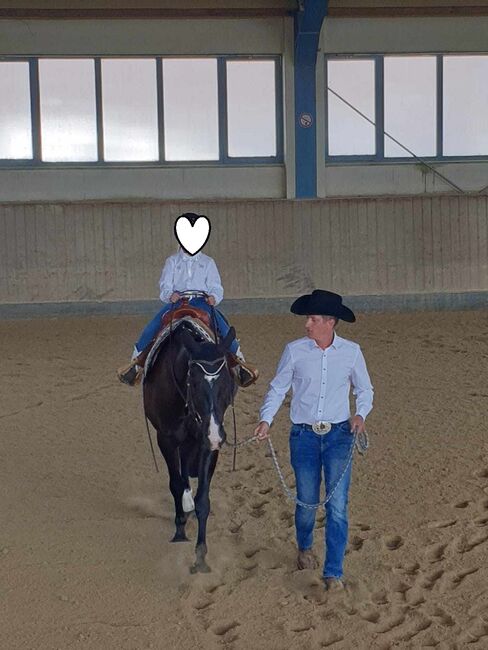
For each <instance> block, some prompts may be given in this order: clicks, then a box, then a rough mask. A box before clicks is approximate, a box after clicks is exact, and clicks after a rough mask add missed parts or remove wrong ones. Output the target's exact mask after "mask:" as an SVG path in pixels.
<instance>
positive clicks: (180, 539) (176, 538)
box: [171, 535, 190, 543]
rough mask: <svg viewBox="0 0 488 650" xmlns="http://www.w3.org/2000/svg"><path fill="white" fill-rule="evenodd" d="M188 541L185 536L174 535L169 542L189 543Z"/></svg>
mask: <svg viewBox="0 0 488 650" xmlns="http://www.w3.org/2000/svg"><path fill="white" fill-rule="evenodd" d="M189 541H190V540H189V539H188V537H187V536H186V535H175V536H174V537H173V539H172V540H171V543H174V542H189Z"/></svg>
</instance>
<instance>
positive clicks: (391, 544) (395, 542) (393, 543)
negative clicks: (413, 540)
mask: <svg viewBox="0 0 488 650" xmlns="http://www.w3.org/2000/svg"><path fill="white" fill-rule="evenodd" d="M383 541H384V544H385V546H386V548H387V549H388V550H389V551H396V550H397V549H398V548H400V546H403V539H402V538H401V537H400V535H391V536H389V537H385V539H384V540H383Z"/></svg>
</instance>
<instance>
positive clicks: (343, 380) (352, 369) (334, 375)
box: [260, 334, 373, 424]
mask: <svg viewBox="0 0 488 650" xmlns="http://www.w3.org/2000/svg"><path fill="white" fill-rule="evenodd" d="M351 385H352V387H353V394H354V395H355V397H356V414H357V415H361V416H362V417H363V418H364V419H366V416H367V415H368V413H369V412H370V411H371V409H372V408H373V386H372V385H371V381H370V378H369V375H368V371H367V368H366V362H365V360H364V356H363V353H362V352H361V348H360V347H359V345H358V344H357V343H353V342H352V341H348V340H347V339H343V338H341V337H340V336H337V334H334V340H333V341H332V344H331V345H330V346H329V347H328V348H326V349H325V350H322V348H321V347H319V346H318V345H317V343H316V342H315V341H314V340H313V339H310V338H308V337H304V338H302V339H298V340H296V341H292V342H291V343H288V345H287V346H286V347H285V350H284V352H283V355H282V357H281V359H280V362H279V364H278V369H277V371H276V376H275V377H274V379H273V380H272V382H271V384H270V387H269V390H268V393H267V394H266V397H265V398H264V402H263V406H262V408H261V412H260V420H261V421H264V422H267V423H268V424H271V423H272V421H273V418H274V417H275V415H276V413H277V412H278V409H279V408H280V406H281V404H282V402H283V400H284V398H285V395H286V393H287V392H288V390H289V389H290V386H291V389H292V399H291V408H290V418H291V421H292V422H293V423H294V424H302V423H305V424H313V423H314V422H317V421H320V420H323V421H325V422H333V423H334V422H343V421H344V420H347V419H348V418H349V417H350V408H349V393H350V389H351Z"/></svg>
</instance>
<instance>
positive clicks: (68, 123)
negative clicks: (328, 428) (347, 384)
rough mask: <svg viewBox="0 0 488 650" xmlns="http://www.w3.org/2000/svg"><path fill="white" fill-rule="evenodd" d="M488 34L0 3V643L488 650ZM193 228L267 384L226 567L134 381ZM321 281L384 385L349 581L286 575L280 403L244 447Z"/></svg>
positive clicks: (215, 3)
mask: <svg viewBox="0 0 488 650" xmlns="http://www.w3.org/2000/svg"><path fill="white" fill-rule="evenodd" d="M487 34H488V0H471V1H470V2H469V3H466V2H463V1H462V0H402V1H400V0H341V1H339V0H329V1H327V0H248V1H246V2H245V1H243V0H222V1H220V0H202V1H198V2H197V1H196V0H195V1H193V0H179V1H178V2H176V1H173V2H171V1H170V0H168V1H166V0H139V1H138V2H131V1H130V0H127V1H118V0H92V1H90V2H82V1H81V0H62V1H58V2H49V1H48V0H39V1H36V2H29V1H27V0H26V1H20V0H10V1H5V2H3V1H0V359H1V362H0V376H1V391H0V447H1V453H0V476H1V485H2V489H1V491H0V507H1V511H2V526H1V529H0V584H1V596H2V598H1V601H2V605H1V608H0V648H1V649H2V650H71V649H75V648H76V649H79V648H83V649H86V650H144V649H145V648H153V649H154V650H172V649H173V648H178V649H179V650H180V649H181V650H198V649H203V650H214V649H215V650H217V649H220V648H225V649H226V650H305V649H306V650H308V649H310V650H319V649H322V648H332V649H333V650H357V649H359V650H363V649H364V650H369V649H374V650H388V649H390V648H412V649H416V648H438V649H439V650H458V649H460V650H461V649H464V648H467V649H473V650H475V649H479V650H481V649H486V648H488V437H487V418H486V404H487V398H488V373H487V363H488V308H487V298H488V196H487V193H488V90H487V88H488V86H487V84H486V79H487V75H488V38H487ZM185 213H196V214H197V215H206V216H207V217H208V219H209V221H210V224H211V229H210V236H209V238H208V242H207V243H206V244H205V246H204V253H205V255H209V256H210V257H212V258H213V259H214V260H215V263H216V265H217V267H218V270H219V272H220V276H221V280H222V285H223V287H224V300H223V302H222V303H221V304H220V305H219V309H221V311H222V312H223V313H224V314H225V315H226V316H227V318H228V320H229V321H230V323H231V324H232V325H233V326H234V327H235V328H236V331H237V337H238V339H239V340H240V345H241V349H242V352H243V353H244V355H245V358H246V361H248V362H249V363H251V364H252V365H254V366H256V367H257V368H258V369H259V372H260V376H259V379H258V381H257V382H256V383H255V384H253V385H251V386H249V387H247V388H240V389H239V390H238V392H237V394H236V396H235V410H234V411H233V409H232V407H229V408H228V409H227V412H226V415H225V430H226V433H227V440H228V442H230V443H231V445H225V444H224V445H223V446H222V448H221V450H220V452H219V459H218V463H217V466H216V469H215V474H214V476H213V480H212V483H211V488H210V503H211V505H210V515H209V518H208V528H207V542H206V543H207V546H208V555H207V563H208V565H209V567H210V568H211V571H210V572H208V573H206V572H198V573H192V571H191V568H192V564H193V561H194V557H195V543H196V538H197V519H196V517H195V516H194V515H193V514H190V515H189V518H188V522H187V526H186V533H187V536H188V538H189V540H190V541H189V542H186V543H171V539H172V537H173V534H174V532H175V523H174V520H175V505H174V502H173V497H172V495H171V492H170V489H169V485H168V482H169V480H168V470H167V467H166V463H165V461H164V459H163V457H162V455H161V453H160V452H159V449H158V446H157V443H156V435H155V432H154V430H153V429H152V427H150V428H149V433H150V436H151V443H152V445H153V447H154V453H155V457H154V458H153V455H152V452H151V444H150V440H149V439H148V431H147V430H146V422H145V417H144V407H143V401H142V390H143V387H142V386H141V385H136V386H128V385H125V384H123V383H121V382H120V381H118V378H117V374H116V373H117V369H119V368H120V367H122V366H124V364H128V363H129V361H130V359H131V354H132V351H133V346H134V343H135V342H136V341H137V339H138V337H139V335H140V333H141V330H142V329H143V328H144V326H145V325H146V324H147V323H148V322H149V321H150V319H151V318H152V317H153V316H154V315H155V314H156V312H157V311H158V310H159V309H160V308H161V302H160V299H159V298H160V294H159V285H158V282H159V278H160V275H161V269H162V268H163V265H164V264H165V260H166V259H167V258H168V257H169V256H171V255H173V254H175V253H176V252H177V251H178V241H177V239H176V235H175V221H176V219H177V218H178V217H179V216H180V215H182V214H185ZM315 289H325V290H328V291H332V292H335V293H338V294H341V295H342V296H343V301H344V304H345V305H347V306H348V307H350V308H351V309H353V310H354V312H355V314H356V319H357V320H356V322H355V323H346V322H342V321H339V324H338V325H337V333H338V335H339V336H341V337H344V338H346V339H350V340H352V341H355V342H356V343H359V344H360V346H361V349H362V351H363V353H364V357H365V359H366V362H367V367H368V371H369V375H370V377H371V381H372V384H373V386H374V408H373V410H372V412H371V414H370V415H369V416H368V417H367V419H366V431H367V434H368V439H369V448H368V449H367V452H366V453H365V454H363V455H361V454H359V453H355V454H354V457H353V461H352V462H353V471H352V481H351V487H350V492H349V537H348V545H347V551H346V556H345V562H344V585H345V586H344V588H343V589H340V590H332V591H327V590H326V589H324V582H323V580H322V574H321V569H320V568H318V569H304V570H298V568H297V562H296V558H297V548H296V539H295V520H294V512H295V506H294V503H293V501H292V500H291V499H289V498H288V497H287V495H286V494H285V492H284V488H283V485H282V482H281V478H280V474H279V472H278V469H277V467H279V468H280V471H281V472H282V476H283V478H284V481H285V482H286V484H287V486H288V487H289V488H290V489H291V490H292V491H293V490H294V489H295V479H294V472H293V469H292V467H291V465H290V456H289V432H290V409H289V406H290V394H288V396H287V397H286V398H285V401H284V403H283V406H282V407H281V409H280V410H279V412H278V414H277V416H276V418H275V420H274V423H273V426H272V428H271V432H270V436H271V441H272V445H273V446H274V449H275V450H276V454H277V463H275V462H274V459H273V457H272V454H271V451H270V447H269V446H268V443H267V442H266V441H264V440H263V441H260V442H258V441H256V440H254V439H253V440H251V441H249V439H250V438H252V437H253V433H254V430H255V428H256V426H257V425H258V423H259V421H260V415H259V411H260V408H261V405H262V403H263V398H264V396H265V394H266V393H267V390H268V386H269V382H270V381H271V379H272V378H273V377H274V375H275V373H276V369H277V365H278V362H279V360H280V357H281V355H282V353H283V349H284V347H285V345H286V344H287V343H289V342H290V341H293V340H294V339H298V338H301V337H303V336H305V322H306V317H305V316H299V315H295V314H292V313H290V306H291V304H292V303H293V301H294V300H295V299H297V298H298V297H299V296H302V295H303V294H310V293H311V292H312V291H313V290H315ZM209 383H211V382H209ZM168 390H169V389H168ZM351 399H352V411H351V413H352V414H354V397H353V396H352V395H351ZM234 415H235V418H234ZM234 421H235V426H234ZM235 440H237V441H238V442H242V443H244V444H242V445H240V446H238V447H237V451H236V453H235V454H234V450H233V447H232V445H233V444H234V441H235ZM155 462H156V463H157V467H158V471H156V468H155ZM234 463H235V467H234V466H233V465H234ZM192 486H193V489H195V488H196V483H195V482H193V483H192ZM322 490H323V486H322ZM325 496H326V495H325V494H324V493H323V492H322V495H321V497H324V498H325ZM326 525H327V524H326V521H325V515H324V510H323V508H320V509H319V510H318V511H317V518H316V524H315V532H314V551H315V553H316V555H317V557H318V558H319V560H320V563H322V561H323V555H324V528H325V527H326Z"/></svg>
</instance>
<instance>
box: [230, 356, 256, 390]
mask: <svg viewBox="0 0 488 650" xmlns="http://www.w3.org/2000/svg"><path fill="white" fill-rule="evenodd" d="M229 356H230V359H231V368H232V371H233V373H234V377H235V380H236V382H237V385H238V386H240V387H241V388H247V386H250V385H251V384H254V382H255V381H257V379H258V377H259V370H258V369H257V368H256V367H255V366H252V365H251V364H250V363H247V361H246V360H245V359H244V355H243V354H242V352H241V346H239V347H238V348H237V351H236V353H235V354H232V352H230V353H229Z"/></svg>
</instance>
